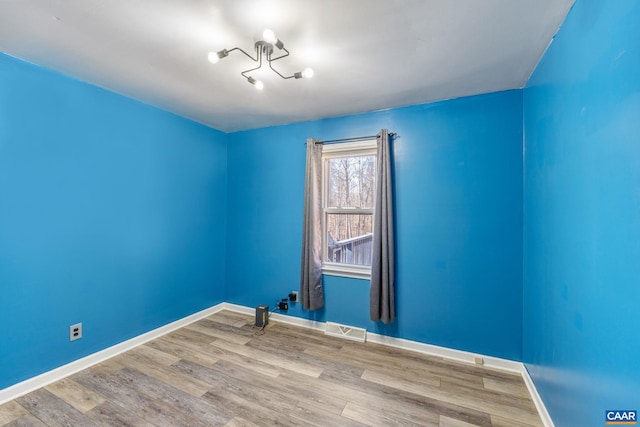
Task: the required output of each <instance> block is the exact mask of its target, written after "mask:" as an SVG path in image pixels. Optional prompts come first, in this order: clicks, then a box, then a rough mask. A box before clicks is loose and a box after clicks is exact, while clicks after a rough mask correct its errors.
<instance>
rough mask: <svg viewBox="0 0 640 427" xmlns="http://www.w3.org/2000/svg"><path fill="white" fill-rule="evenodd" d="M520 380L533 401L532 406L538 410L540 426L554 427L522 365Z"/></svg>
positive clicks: (525, 368)
mask: <svg viewBox="0 0 640 427" xmlns="http://www.w3.org/2000/svg"><path fill="white" fill-rule="evenodd" d="M521 374H522V379H523V380H524V383H525V384H526V386H527V389H528V390H529V394H530V395H531V399H532V400H533V404H534V405H536V409H537V410H538V414H539V415H540V418H541V419H542V424H544V427H555V425H554V424H553V419H551V415H549V411H547V407H546V406H545V404H544V402H543V401H542V398H541V397H540V394H538V389H536V385H535V384H534V383H533V380H532V379H531V376H530V375H529V371H528V370H527V367H526V366H524V363H522V372H521Z"/></svg>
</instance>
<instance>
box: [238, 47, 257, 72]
mask: <svg viewBox="0 0 640 427" xmlns="http://www.w3.org/2000/svg"><path fill="white" fill-rule="evenodd" d="M240 50H242V49H240ZM242 52H243V53H244V54H245V55H247V53H246V52H244V51H243V50H242ZM256 55H257V56H258V59H254V61H256V62H258V66H257V67H255V68H251V69H249V70H245V71H242V72H241V73H240V74H242V77H244V78H245V79H247V80H248V79H249V76H247V75H246V74H245V73H248V72H250V71H255V70H257V69H259V68H260V67H262V52H261V51H260V50H256ZM247 56H249V55H247ZM249 57H250V56H249ZM250 58H251V57H250ZM251 59H253V58H251Z"/></svg>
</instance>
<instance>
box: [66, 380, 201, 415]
mask: <svg viewBox="0 0 640 427" xmlns="http://www.w3.org/2000/svg"><path fill="white" fill-rule="evenodd" d="M125 369H127V368H125ZM125 369H122V370H120V371H117V372H115V373H114V374H112V375H106V374H104V373H102V372H99V371H98V372H95V371H92V370H86V371H82V372H79V373H77V374H75V375H74V376H73V377H72V378H73V380H74V381H77V382H79V383H80V384H82V385H84V386H85V387H87V388H89V389H91V390H94V391H95V392H96V393H99V394H100V395H101V396H104V397H106V398H107V399H109V400H110V401H112V402H114V403H115V404H117V405H119V406H121V407H124V408H129V409H131V410H132V411H134V412H135V413H137V414H138V416H139V417H140V418H141V419H143V420H145V421H147V422H149V423H151V424H155V425H158V426H176V427H180V426H185V425H191V426H198V427H204V426H206V424H205V423H204V422H201V421H200V420H198V419H196V418H194V417H192V416H190V415H189V414H185V413H183V412H181V411H179V410H176V408H175V407H174V406H173V405H172V404H168V403H167V402H166V401H165V400H161V399H157V398H156V396H155V395H150V394H149V393H148V392H147V391H148V390H146V389H145V388H144V387H141V384H140V383H139V382H137V381H133V380H131V379H130V378H129V379H128V378H122V377H118V375H120V374H121V373H122V372H124V371H125ZM175 391H176V393H180V391H179V390H177V389H175Z"/></svg>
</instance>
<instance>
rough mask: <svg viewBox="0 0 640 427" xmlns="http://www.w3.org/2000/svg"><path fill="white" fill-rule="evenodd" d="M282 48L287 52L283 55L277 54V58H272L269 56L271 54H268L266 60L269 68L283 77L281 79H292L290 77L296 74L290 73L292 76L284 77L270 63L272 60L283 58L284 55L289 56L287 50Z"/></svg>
mask: <svg viewBox="0 0 640 427" xmlns="http://www.w3.org/2000/svg"><path fill="white" fill-rule="evenodd" d="M282 50H284V51H285V52H287V53H286V54H284V55H282V56H278V57H277V58H273V59H272V58H271V56H270V55H269V56H268V57H267V61H268V62H269V68H271V71H273V72H274V73H276V74H277V75H279V76H280V77H282V78H283V79H285V80H288V79H292V78H294V77H295V76H296V75H295V74H294V75H292V76H289V77H285V76H283V75H282V74H280V72H279V71H278V70H276V69H275V68H273V65H271V63H272V62H273V61H277V60H278V59H281V58H284V57H285V56H289V51H288V50H287V49H285V48H282Z"/></svg>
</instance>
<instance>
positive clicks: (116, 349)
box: [0, 302, 554, 427]
mask: <svg viewBox="0 0 640 427" xmlns="http://www.w3.org/2000/svg"><path fill="white" fill-rule="evenodd" d="M222 310H229V311H235V312H237V313H242V314H248V315H254V314H255V308H250V307H246V306H242V305H237V304H230V303H226V302H223V303H220V304H217V305H215V306H213V307H210V308H207V309H205V310H202V311H199V312H197V313H194V314H192V315H190V316H187V317H184V318H182V319H179V320H176V321H175V322H172V323H169V324H167V325H164V326H161V327H159V328H157V329H154V330H152V331H149V332H146V333H144V334H142V335H138V336H137V337H134V338H131V339H129V340H127V341H124V342H121V343H119V344H116V345H114V346H112V347H109V348H106V349H104V350H101V351H98V352H96V353H93V354H90V355H88V356H86V357H83V358H82V359H78V360H75V361H73V362H71V363H68V364H66V365H63V366H60V367H59V368H56V369H53V370H51V371H48V372H45V373H43V374H40V375H38V376H35V377H33V378H29V379H27V380H25V381H22V382H20V383H18V384H15V385H12V386H11V387H8V388H5V389H2V390H0V405H2V404H3V403H6V402H8V401H10V400H13V399H16V398H18V397H20V396H23V395H25V394H27V393H30V392H32V391H34V390H37V389H39V388H41V387H45V386H47V385H49V384H51V383H53V382H56V381H59V380H61V379H63V378H65V377H68V376H70V375H73V374H75V373H77V372H79V371H81V370H83V369H86V368H89V367H90V366H93V365H95V364H97V363H100V362H103V361H105V360H107V359H110V358H112V357H114V356H117V355H119V354H121V353H124V352H125V351H128V350H131V349H132V348H134V347H137V346H139V345H142V344H144V343H146V342H149V341H151V340H154V339H156V338H159V337H161V336H162V335H166V334H168V333H170V332H173V331H175V330H176V329H180V328H182V327H184V326H186V325H189V324H191V323H194V322H197V321H198V320H200V319H203V318H205V317H208V316H211V315H212V314H215V313H218V312H219V311H222ZM270 318H272V319H274V320H277V321H279V322H282V323H287V324H290V325H295V326H301V327H304V328H309V329H315V330H320V331H324V322H318V321H315V320H308V319H303V318H301V317H295V316H289V315H284V314H279V313H272V314H271V316H270ZM367 341H368V342H373V343H377V344H383V345H388V346H390V347H396V348H401V349H404V350H410V351H415V352H418V353H423V354H428V355H432V356H438V357H442V358H446V359H450V360H456V361H459V362H465V363H470V364H474V363H475V358H476V357H482V358H483V361H484V363H483V366H486V367H490V368H495V369H501V370H503V371H510V372H516V373H519V374H520V375H521V376H522V379H523V380H524V383H525V384H526V386H527V389H528V390H529V393H530V394H531V398H532V399H533V403H534V404H535V406H536V408H537V410H538V413H539V414H540V418H541V419H542V422H543V424H544V426H545V427H554V424H553V421H552V419H551V417H550V416H549V412H548V411H547V408H546V407H545V405H544V402H543V401H542V399H541V398H540V395H539V394H538V391H537V390H536V387H535V384H534V383H533V381H532V380H531V377H530V376H529V371H527V369H526V367H525V366H524V364H523V363H521V362H514V361H513V360H508V359H501V358H499V357H492V356H484V355H481V354H475V353H470V352H467V351H462V350H455V349H451V348H446V347H440V346H437V345H431V344H425V343H421V342H417V341H411V340H406V339H403V338H395V337H390V336H386V335H380V334H375V333H371V332H368V333H367Z"/></svg>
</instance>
